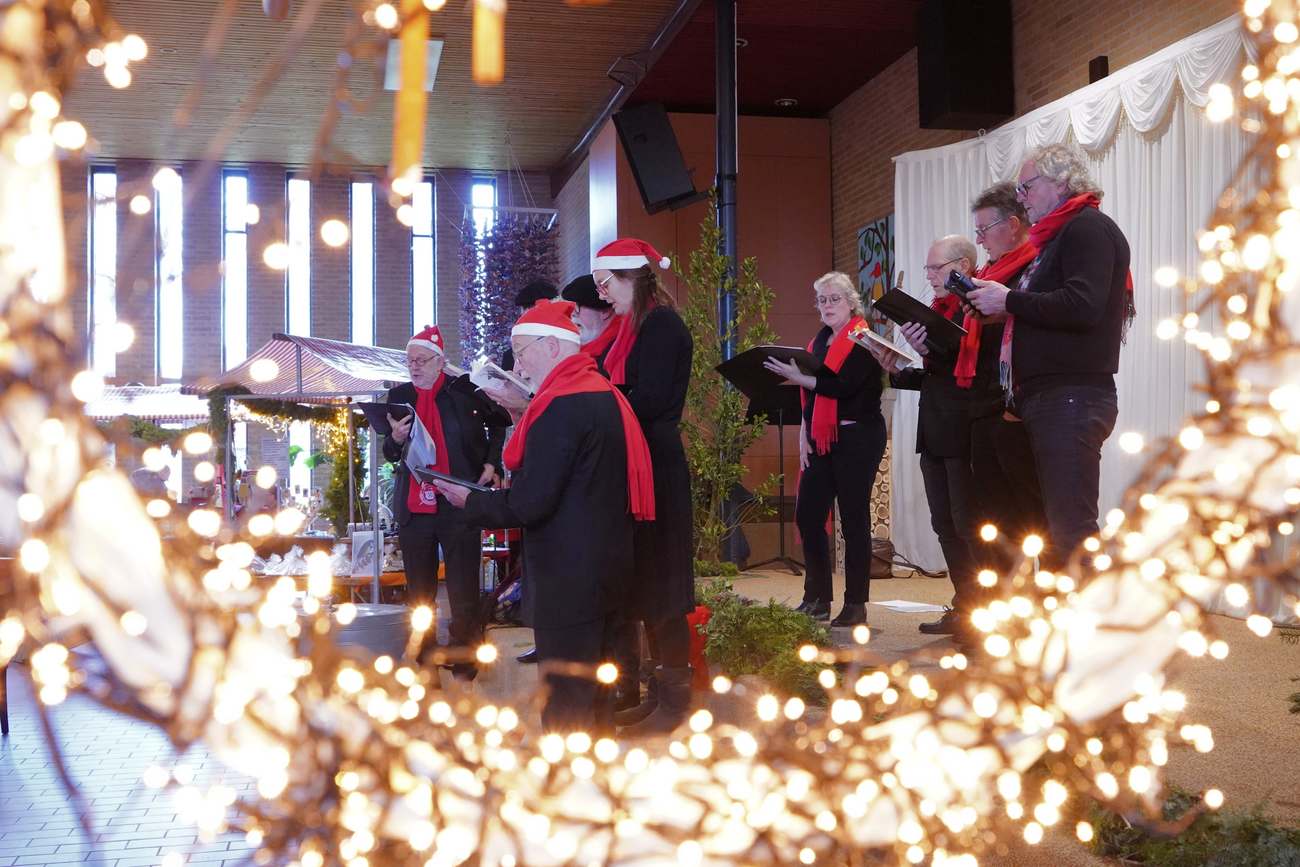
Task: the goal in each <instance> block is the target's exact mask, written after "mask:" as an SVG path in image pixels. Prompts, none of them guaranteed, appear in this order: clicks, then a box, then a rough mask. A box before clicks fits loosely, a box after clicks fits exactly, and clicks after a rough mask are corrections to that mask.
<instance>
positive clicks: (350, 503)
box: [343, 404, 357, 535]
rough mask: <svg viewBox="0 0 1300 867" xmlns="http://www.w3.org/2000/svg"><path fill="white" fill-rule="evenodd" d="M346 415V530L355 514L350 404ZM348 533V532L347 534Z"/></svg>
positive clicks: (355, 499)
mask: <svg viewBox="0 0 1300 867" xmlns="http://www.w3.org/2000/svg"><path fill="white" fill-rule="evenodd" d="M347 416H348V457H347V460H348V516H347V518H345V519H344V520H343V529H344V530H347V529H348V525H349V524H351V523H353V521H354V520H355V519H356V516H357V506H356V501H357V480H356V474H355V473H353V472H352V449H353V448H354V447H355V445H356V438H355V436H354V435H353V433H354V431H353V428H354V425H353V424H352V406H351V404H349V405H348V407H347ZM349 535H350V534H349Z"/></svg>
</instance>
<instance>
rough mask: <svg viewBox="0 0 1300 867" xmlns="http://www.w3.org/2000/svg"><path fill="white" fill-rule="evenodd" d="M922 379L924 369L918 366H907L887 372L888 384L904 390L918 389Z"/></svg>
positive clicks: (923, 377)
mask: <svg viewBox="0 0 1300 867" xmlns="http://www.w3.org/2000/svg"><path fill="white" fill-rule="evenodd" d="M923 379H925V370H924V369H923V368H920V367H908V368H906V369H904V370H900V371H898V372H897V373H891V374H889V384H890V385H892V386H893V387H894V388H899V389H902V390H904V391H920V390H921V380H923Z"/></svg>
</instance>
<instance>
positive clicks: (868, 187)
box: [830, 0, 1240, 273]
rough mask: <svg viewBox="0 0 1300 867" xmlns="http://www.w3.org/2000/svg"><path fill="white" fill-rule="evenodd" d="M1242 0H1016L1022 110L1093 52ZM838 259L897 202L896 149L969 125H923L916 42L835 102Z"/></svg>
mask: <svg viewBox="0 0 1300 867" xmlns="http://www.w3.org/2000/svg"><path fill="white" fill-rule="evenodd" d="M1239 5H1240V4H1239V3H1237V2H1236V0H1148V2H1145V3H1140V4H1134V3H1129V2H1122V0H1089V2H1083V0H1064V2H1060V3H1043V2H1041V0H1013V2H1012V26H1013V28H1014V33H1013V40H1014V51H1015V59H1016V72H1015V89H1016V111H1017V113H1018V114H1024V113H1026V112H1028V111H1031V110H1032V109H1035V108H1038V107H1039V106H1042V105H1044V104H1046V103H1048V102H1051V101H1052V100H1055V99H1059V98H1060V97H1062V96H1065V95H1066V94H1069V93H1071V92H1073V91H1075V90H1078V89H1079V88H1080V87H1083V86H1085V85H1086V84H1087V83H1088V61H1089V60H1090V59H1091V58H1093V57H1095V56H1097V55H1099V54H1105V55H1107V56H1108V57H1109V58H1110V69H1111V71H1112V72H1115V71H1118V70H1119V69H1120V68H1122V67H1124V66H1127V65H1129V64H1131V63H1133V62H1135V61H1138V60H1141V59H1142V58H1144V57H1146V56H1148V55H1150V54H1153V53H1155V52H1156V51H1159V50H1160V49H1161V48H1164V47H1165V46H1167V45H1170V44H1171V43H1174V42H1177V41H1178V40H1179V39H1183V38H1184V37H1187V36H1190V35H1191V34H1193V33H1195V32H1197V31H1199V30H1203V29H1204V28H1206V27H1209V26H1211V25H1213V24H1215V23H1217V22H1219V21H1221V20H1223V19H1224V18H1226V17H1228V16H1229V15H1231V14H1232V13H1233V12H1235V11H1236V10H1237V8H1238V6H1239ZM830 118H831V172H832V179H831V189H832V221H833V232H834V237H835V267H836V268H838V269H840V270H846V271H849V272H850V273H851V272H852V270H853V269H854V268H855V267H856V265H857V232H858V229H859V228H861V227H862V225H863V224H864V223H866V222H867V221H868V220H872V219H875V218H877V217H882V216H884V215H886V214H888V213H890V212H891V211H893V209H894V166H893V163H892V161H891V158H892V157H893V156H894V155H896V154H899V153H903V152H905V151H909V150H916V149H919V148H930V147H938V146H940V145H945V144H950V143H952V142H954V141H958V140H960V139H962V138H968V137H970V136H971V135H972V133H964V132H960V131H956V130H923V129H921V128H920V127H919V126H918V125H917V91H916V51H915V50H913V51H910V52H908V53H907V54H906V55H904V56H903V57H902V58H900V59H899V60H897V61H896V62H895V63H894V64H893V65H891V66H890V67H889V68H887V69H886V70H885V71H884V72H882V73H881V74H880V75H878V76H876V77H875V78H874V79H872V80H871V81H869V82H867V83H866V84H865V85H863V86H862V87H860V88H859V89H858V90H857V91H855V92H854V93H853V94H852V95H851V96H849V97H848V98H847V99H845V100H844V101H843V102H841V103H840V104H839V105H837V106H836V107H835V108H834V109H832V111H831V115H830Z"/></svg>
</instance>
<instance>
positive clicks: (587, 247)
mask: <svg viewBox="0 0 1300 867" xmlns="http://www.w3.org/2000/svg"><path fill="white" fill-rule="evenodd" d="M590 178H591V163H590V161H589V160H585V159H584V160H583V161H582V164H581V165H579V166H578V169H577V171H575V172H574V173H573V177H571V178H569V180H568V181H567V182H565V184H564V187H563V188H562V189H561V190H560V194H559V195H558V196H556V197H555V207H556V208H557V209H558V210H559V212H560V280H561V281H563V282H568V281H569V280H572V279H573V278H574V277H577V276H579V275H581V274H583V273H586V272H587V271H589V270H590V269H591V190H590V187H589V182H590Z"/></svg>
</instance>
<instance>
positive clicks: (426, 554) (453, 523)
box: [382, 325, 505, 680]
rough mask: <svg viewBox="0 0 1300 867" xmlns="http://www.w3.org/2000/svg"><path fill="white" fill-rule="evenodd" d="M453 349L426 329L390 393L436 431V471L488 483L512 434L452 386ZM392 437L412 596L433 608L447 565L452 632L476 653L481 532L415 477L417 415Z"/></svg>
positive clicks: (466, 665)
mask: <svg viewBox="0 0 1300 867" xmlns="http://www.w3.org/2000/svg"><path fill="white" fill-rule="evenodd" d="M445 359H446V351H445V349H444V346H443V340H442V332H441V331H440V330H439V328H438V326H436V325H430V326H428V327H426V328H424V329H422V330H421V331H420V332H419V333H418V334H416V335H415V336H414V337H412V338H411V339H410V340H409V341H408V342H407V344H406V367H407V370H408V371H409V372H410V375H411V381H410V382H404V383H402V384H401V385H398V386H395V387H394V388H392V389H390V390H389V392H388V402H389V403H391V404H408V405H410V406H411V407H413V408H414V409H415V416H418V417H419V419H420V424H422V425H423V426H424V429H425V430H426V431H428V432H429V436H430V437H431V438H432V440H433V443H434V456H435V460H436V461H437V463H436V464H434V466H433V469H436V470H439V471H440V472H443V473H450V474H452V475H455V476H457V477H459V478H464V479H474V480H475V481H477V482H478V483H479V484H487V483H488V482H490V481H491V480H492V478H493V477H494V476H496V475H497V472H498V468H499V467H500V466H501V444H502V441H503V440H504V439H505V430H504V429H502V428H500V427H496V426H491V427H490V426H489V425H488V422H487V419H488V408H487V406H486V405H485V404H484V402H483V399H482V398H480V397H477V396H475V395H473V394H471V393H467V392H462V391H459V390H457V389H455V388H451V387H449V386H450V384H451V383H450V380H449V378H448V377H447V375H446V374H445V373H444V372H443V365H444V362H445ZM388 422H389V424H390V425H391V426H392V433H391V434H389V435H388V436H386V437H384V439H383V445H382V448H383V453H384V457H385V458H386V459H387V460H388V461H389V462H390V463H392V464H393V466H394V467H395V471H394V475H393V517H394V519H395V520H396V522H397V526H398V535H397V538H398V543H399V544H400V546H401V549H402V564H403V567H404V569H405V571H406V587H407V598H408V601H410V602H411V603H412V604H426V605H430V606H432V605H433V604H434V602H435V600H436V598H437V595H438V565H439V562H440V559H445V561H446V564H447V571H446V585H447V601H448V603H449V604H450V608H451V621H450V623H449V625H448V627H447V631H448V633H449V635H450V638H451V643H452V646H453V647H457V648H460V650H461V653H462V655H464V656H468V653H469V650H468V649H469V648H473V647H474V646H476V645H478V644H480V643H481V642H482V640H483V627H484V623H483V616H482V612H481V610H480V606H479V574H478V573H479V557H480V552H481V547H482V546H481V543H480V534H479V531H478V529H477V528H475V527H473V526H471V525H469V524H467V523H466V522H465V521H464V519H463V518H462V517H461V516H460V515H459V514H457V512H456V510H454V509H451V508H449V507H448V505H447V501H446V499H445V498H443V497H440V496H438V491H437V489H436V488H435V487H434V486H433V485H431V484H429V483H427V482H421V481H420V480H419V479H416V478H412V477H411V472H410V470H409V469H408V468H407V466H406V460H405V459H406V455H407V450H408V449H409V448H410V440H411V427H412V425H413V424H414V418H413V417H412V415H411V414H410V413H409V412H408V413H407V414H405V415H404V416H402V417H401V418H396V417H394V416H392V415H390V416H389V417H388ZM434 643H435V638H434V635H433V633H432V632H431V633H430V635H429V638H428V641H427V643H426V646H425V647H423V648H421V649H420V654H419V656H420V657H421V658H420V659H419V661H420V662H424V661H425V658H427V657H428V655H429V652H430V651H431V650H432V649H433V645H434ZM452 673H453V675H454V676H456V677H457V678H458V679H462V680H472V679H473V678H474V676H475V674H476V673H477V670H476V668H475V666H474V664H473V663H472V662H469V661H466V660H464V659H462V660H460V661H457V662H456V663H455V664H453V665H452Z"/></svg>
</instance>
